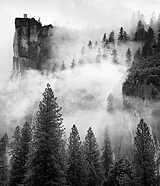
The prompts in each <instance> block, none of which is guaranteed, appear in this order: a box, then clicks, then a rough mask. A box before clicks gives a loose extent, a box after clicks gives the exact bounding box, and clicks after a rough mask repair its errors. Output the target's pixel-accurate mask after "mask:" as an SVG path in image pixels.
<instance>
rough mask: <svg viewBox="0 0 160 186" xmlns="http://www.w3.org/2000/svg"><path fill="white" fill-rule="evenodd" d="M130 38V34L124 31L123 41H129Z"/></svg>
mask: <svg viewBox="0 0 160 186" xmlns="http://www.w3.org/2000/svg"><path fill="white" fill-rule="evenodd" d="M128 40H129V36H128V34H127V32H126V31H124V33H123V41H128Z"/></svg>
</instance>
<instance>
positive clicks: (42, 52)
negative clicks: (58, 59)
mask: <svg viewBox="0 0 160 186" xmlns="http://www.w3.org/2000/svg"><path fill="white" fill-rule="evenodd" d="M53 29H54V28H53V26H52V25H47V26H42V24H41V22H40V20H39V21H37V20H35V19H34V18H27V16H26V15H24V18H16V19H15V36H14V44H13V51H14V56H13V73H14V74H17V73H21V74H23V73H24V72H25V71H26V70H28V69H36V70H51V69H50V65H49V64H50V63H51V62H52V63H54V60H53V56H52V51H51V50H52V47H51V46H52V35H53Z"/></svg>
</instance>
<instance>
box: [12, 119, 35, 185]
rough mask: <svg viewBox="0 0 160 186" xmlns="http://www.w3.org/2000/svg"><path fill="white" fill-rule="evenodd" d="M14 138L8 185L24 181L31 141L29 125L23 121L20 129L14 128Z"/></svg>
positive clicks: (19, 183)
mask: <svg viewBox="0 0 160 186" xmlns="http://www.w3.org/2000/svg"><path fill="white" fill-rule="evenodd" d="M13 138H14V140H13V142H12V144H11V170H10V180H9V185H10V186H12V185H15V186H18V185H21V184H23V183H24V178H25V174H26V171H27V170H26V169H27V168H26V162H27V161H28V154H29V143H30V141H31V127H30V124H29V123H28V122H25V124H24V125H23V128H22V129H21V131H20V128H19V126H18V127H17V128H16V130H15V133H14V136H13Z"/></svg>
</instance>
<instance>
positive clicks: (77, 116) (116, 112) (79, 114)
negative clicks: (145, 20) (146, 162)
mask: <svg viewBox="0 0 160 186" xmlns="http://www.w3.org/2000/svg"><path fill="white" fill-rule="evenodd" d="M62 36H63V37H62ZM54 37H55V40H54V42H55V43H58V45H57V47H58V50H57V51H58V52H57V56H56V57H57V58H56V60H57V61H56V62H58V63H59V65H60V64H62V61H64V63H65V65H66V69H65V70H63V71H61V70H58V71H56V72H55V73H48V74H42V73H40V72H38V71H34V70H29V71H27V72H26V73H25V75H23V76H22V77H19V78H15V79H10V80H9V81H7V82H4V83H3V86H2V85H1V89H0V107H1V108H0V109H1V112H0V119H1V124H0V125H1V126H0V128H1V133H3V132H4V131H6V130H7V131H8V133H9V134H10V135H12V132H13V130H14V128H15V126H16V125H22V124H23V123H24V122H25V121H26V120H28V121H30V122H31V121H32V116H34V115H35V114H36V111H37V109H38V103H39V101H40V99H41V98H42V93H43V92H44V90H45V87H46V85H47V83H50V84H51V87H52V88H53V90H54V92H55V95H56V97H58V103H59V105H60V106H62V113H63V118H64V127H65V128H66V135H67V136H68V134H69V132H70V129H71V127H72V125H73V124H76V125H77V127H78V129H79V132H80V135H81V137H82V139H83V138H84V136H85V133H86V130H87V129H88V127H89V126H91V127H93V130H94V131H95V134H96V136H97V139H98V142H99V144H102V143H103V139H104V135H105V133H106V130H107V131H108V133H109V136H110V138H111V141H112V145H113V148H116V149H118V146H119V145H121V143H123V144H124V146H125V148H126V146H127V145H128V147H129V144H131V143H132V139H133V135H134V129H135V127H136V125H137V123H138V122H139V119H140V118H141V117H144V118H145V119H146V120H147V121H149V123H151V121H152V120H153V118H151V117H150V113H151V111H152V109H151V107H146V105H145V104H144V103H142V102H140V101H137V100H133V99H132V100H133V105H134V107H135V109H133V110H132V111H128V110H126V109H124V106H123V96H122V91H121V89H122V84H123V82H124V80H125V78H126V76H127V69H128V66H127V65H126V62H125V53H126V51H127V49H128V47H130V48H131V49H132V52H133V53H134V51H135V50H136V48H137V47H138V45H135V43H132V42H130V43H127V44H123V45H121V46H110V48H109V49H107V51H105V52H106V55H105V56H103V54H104V50H103V48H102V47H101V43H100V41H98V43H99V44H98V45H97V46H96V47H93V48H92V49H89V48H88V47H87V44H88V40H87V39H86V38H87V37H88V36H87V37H82V36H81V37H80V38H79V37H78V34H77V35H76V34H74V33H72V36H71V35H68V32H66V33H65V34H64V33H60V32H58V33H55V35H54ZM53 39H54V38H53ZM85 41H86V42H85ZM93 41H94V40H93ZM83 46H85V52H84V53H83V55H82V54H81V52H82V51H81V48H82V47H83ZM114 47H116V49H117V51H118V64H114V63H113V60H112V58H113V56H112V50H113V48H114ZM53 48H54V47H53ZM97 55H99V60H98V62H97V61H96V56H97ZM73 58H74V60H75V67H74V68H71V67H70V63H71V62H72V59H73ZM79 60H83V63H82V64H80V63H79ZM110 95H112V97H113V100H112V107H113V110H112V111H109V110H108V109H107V107H108V104H109V103H108V99H107V98H108V97H109V96H110ZM121 148H122V151H124V149H123V147H121ZM124 153H125V151H124Z"/></svg>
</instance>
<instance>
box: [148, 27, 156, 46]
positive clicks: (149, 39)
mask: <svg viewBox="0 0 160 186" xmlns="http://www.w3.org/2000/svg"><path fill="white" fill-rule="evenodd" d="M146 39H147V41H148V42H150V43H151V44H152V43H153V41H154V31H153V29H152V28H151V27H149V28H148V31H147V38H146Z"/></svg>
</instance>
